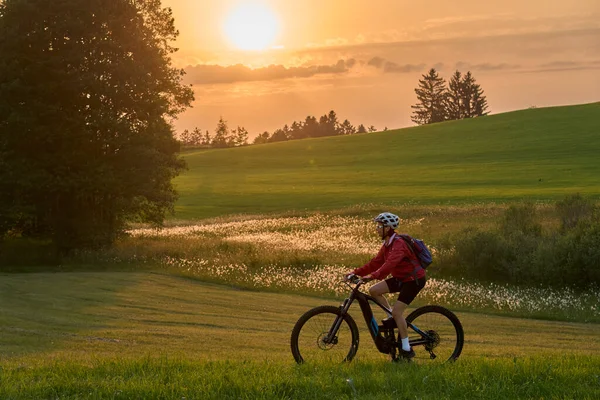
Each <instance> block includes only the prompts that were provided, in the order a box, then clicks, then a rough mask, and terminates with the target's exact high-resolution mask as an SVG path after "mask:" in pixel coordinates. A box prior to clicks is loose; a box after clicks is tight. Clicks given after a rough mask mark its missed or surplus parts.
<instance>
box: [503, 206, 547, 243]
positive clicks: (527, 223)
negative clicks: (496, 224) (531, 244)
mask: <svg viewBox="0 0 600 400" xmlns="http://www.w3.org/2000/svg"><path fill="white" fill-rule="evenodd" d="M500 229H501V231H502V232H503V233H504V234H505V235H513V234H523V235H533V236H540V235H541V234H542V225H541V224H540V223H539V221H538V215H537V210H536V209H535V206H534V205H533V204H532V203H523V204H517V205H511V206H510V207H508V210H506V212H505V213H504V218H503V220H502V224H501V226H500Z"/></svg>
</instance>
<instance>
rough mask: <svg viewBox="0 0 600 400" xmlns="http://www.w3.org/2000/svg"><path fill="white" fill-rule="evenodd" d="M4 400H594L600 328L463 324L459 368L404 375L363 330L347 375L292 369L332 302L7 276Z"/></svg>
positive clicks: (175, 281)
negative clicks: (293, 345)
mask: <svg viewBox="0 0 600 400" xmlns="http://www.w3.org/2000/svg"><path fill="white" fill-rule="evenodd" d="M0 302H1V303H0V304H2V307H1V308H0V397H1V398H36V399H37V398H61V399H63V398H73V399H75V398H173V399H175V398H177V399H181V398H182V397H185V398H188V399H189V398H197V399H206V398H215V399H221V398H307V399H314V398H324V399H326V398H347V397H350V398H385V399H387V398H407V396H408V397H409V398H413V397H415V396H416V397H420V398H457V397H460V398H467V397H468V398H485V399H489V398H531V397H540V396H541V397H544V398H590V399H591V398H595V396H597V395H598V394H599V393H600V387H599V386H598V379H599V377H598V368H599V366H600V342H598V340H597V338H598V335H600V326H599V325H594V324H574V323H563V322H561V323H559V322H548V321H533V320H526V319H515V318H503V317H498V316H487V315H482V314H471V313H458V315H459V317H460V319H461V320H462V323H463V325H464V329H465V338H466V343H465V348H464V351H463V354H462V355H461V358H460V360H459V361H458V362H457V363H456V364H446V365H437V366H430V365H427V364H422V363H415V364H413V365H408V366H407V365H405V366H402V365H393V364H391V363H389V361H388V360H387V359H386V358H385V356H383V355H381V354H379V353H377V351H376V350H375V347H374V345H373V344H372V342H371V341H370V338H369V335H368V334H367V332H366V331H365V329H364V324H363V323H362V322H361V321H360V317H361V316H360V313H359V312H358V307H357V308H356V309H354V312H352V315H353V316H354V317H355V319H356V320H357V322H359V324H360V327H361V343H360V346H359V352H358V356H357V358H356V361H353V362H352V363H351V364H350V365H339V366H338V365H337V364H336V365H316V366H315V365H312V366H310V365H306V366H302V367H298V366H296V365H295V364H294V362H293V359H292V357H291V354H290V351H289V336H290V332H291V329H292V327H293V324H294V323H295V321H296V319H297V318H298V317H299V316H300V315H301V314H302V313H303V312H305V311H306V310H308V309H309V308H311V307H314V306H317V305H322V304H332V305H335V304H337V302H336V301H334V300H327V299H318V298H311V297H303V296H293V295H285V294H277V293H261V292H252V291H242V290H238V289H236V288H232V287H227V286H220V285H212V284H206V283H201V282H198V281H194V280H189V279H185V278H180V277H177V276H170V275H163V274H154V273H107V272H98V273H38V274H11V275H7V274H2V275H0Z"/></svg>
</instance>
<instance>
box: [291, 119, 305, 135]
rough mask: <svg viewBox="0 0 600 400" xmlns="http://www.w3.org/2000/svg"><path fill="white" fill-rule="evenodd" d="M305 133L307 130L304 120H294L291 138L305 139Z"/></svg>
mask: <svg viewBox="0 0 600 400" xmlns="http://www.w3.org/2000/svg"><path fill="white" fill-rule="evenodd" d="M305 134H306V132H305V130H304V126H303V125H302V122H296V121H294V122H293V123H292V127H291V128H290V140H295V139H304V138H305V137H306V136H305Z"/></svg>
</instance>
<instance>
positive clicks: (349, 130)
mask: <svg viewBox="0 0 600 400" xmlns="http://www.w3.org/2000/svg"><path fill="white" fill-rule="evenodd" d="M340 131H341V133H342V135H354V134H355V133H356V128H355V127H354V126H353V125H352V124H351V123H350V121H348V120H347V119H345V120H344V122H342V125H340Z"/></svg>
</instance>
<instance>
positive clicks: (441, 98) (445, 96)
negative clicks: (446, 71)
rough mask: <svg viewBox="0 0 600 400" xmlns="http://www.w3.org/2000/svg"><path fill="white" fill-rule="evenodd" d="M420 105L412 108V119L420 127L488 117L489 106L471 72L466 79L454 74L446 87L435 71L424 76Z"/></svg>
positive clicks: (417, 91) (419, 98)
mask: <svg viewBox="0 0 600 400" xmlns="http://www.w3.org/2000/svg"><path fill="white" fill-rule="evenodd" d="M415 93H416V94H417V100H418V103H417V104H415V105H413V106H411V107H412V108H413V109H414V111H413V115H412V117H411V119H412V121H413V122H414V123H415V124H417V125H425V124H432V123H435V122H443V121H450V120H457V119H464V118H474V117H481V116H484V115H487V114H488V113H489V111H488V104H487V99H486V97H485V95H484V94H483V89H482V88H481V86H480V85H479V84H477V83H476V81H475V78H474V77H473V75H472V74H471V71H468V72H467V73H466V74H465V75H463V74H462V73H461V72H460V71H456V72H454V74H453V75H452V77H451V78H450V82H448V84H447V85H446V81H445V80H444V78H442V77H440V76H439V74H438V72H437V71H436V70H435V68H431V69H430V70H429V73H427V74H425V75H423V79H420V80H419V86H418V87H417V88H416V89H415Z"/></svg>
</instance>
